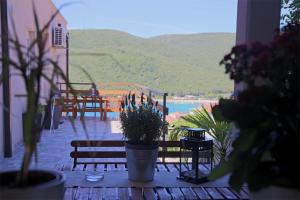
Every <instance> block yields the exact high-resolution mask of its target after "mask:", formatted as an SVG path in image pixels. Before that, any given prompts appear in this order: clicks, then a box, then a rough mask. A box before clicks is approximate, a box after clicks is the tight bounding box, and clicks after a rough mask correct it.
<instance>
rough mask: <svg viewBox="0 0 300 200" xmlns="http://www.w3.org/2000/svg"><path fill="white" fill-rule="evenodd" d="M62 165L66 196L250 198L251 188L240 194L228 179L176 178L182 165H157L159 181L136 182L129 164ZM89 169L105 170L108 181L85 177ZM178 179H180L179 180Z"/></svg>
mask: <svg viewBox="0 0 300 200" xmlns="http://www.w3.org/2000/svg"><path fill="white" fill-rule="evenodd" d="M70 164H71V163H69V165H68V166H67V165H66V166H61V170H62V172H63V173H65V175H66V177H67V178H66V179H67V181H66V191H65V199H66V200H67V199H68V200H69V199H72V200H74V199H137V200H140V199H151V200H152V199H249V191H248V189H247V188H246V187H243V188H242V190H241V191H240V193H237V192H235V191H234V190H233V189H232V188H230V187H229V186H228V185H227V182H226V183H224V180H218V181H215V182H207V183H203V184H200V185H194V184H191V183H186V182H179V180H175V179H176V178H175V177H176V174H178V166H176V165H172V164H166V165H164V164H161V165H157V167H156V175H155V181H154V182H150V183H135V182H130V181H129V180H128V179H127V172H126V168H125V165H122V166H121V165H120V164H101V165H99V166H98V165H88V164H86V165H77V166H76V167H75V168H73V169H72V168H70ZM86 171H103V172H104V180H103V181H100V182H96V183H91V182H87V181H86V180H85V178H84V177H85V173H86ZM176 181H178V182H177V183H176Z"/></svg>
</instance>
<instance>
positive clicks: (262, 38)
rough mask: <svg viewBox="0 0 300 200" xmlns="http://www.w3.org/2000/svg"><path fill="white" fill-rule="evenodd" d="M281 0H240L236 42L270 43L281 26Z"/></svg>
mask: <svg viewBox="0 0 300 200" xmlns="http://www.w3.org/2000/svg"><path fill="white" fill-rule="evenodd" d="M280 1H281V0H238V13H237V30H236V44H251V43H252V42H255V41H259V42H262V43H268V42H270V41H271V40H272V38H273V36H274V31H275V30H276V29H277V28H279V27H280Z"/></svg>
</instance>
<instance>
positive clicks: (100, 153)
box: [70, 151, 126, 158]
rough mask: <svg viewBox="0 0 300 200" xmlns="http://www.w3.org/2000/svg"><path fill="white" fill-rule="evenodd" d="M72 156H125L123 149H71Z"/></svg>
mask: <svg viewBox="0 0 300 200" xmlns="http://www.w3.org/2000/svg"><path fill="white" fill-rule="evenodd" d="M70 155H71V157H72V158H125V157H126V153H125V151H77V152H75V151H72V152H71V154H70Z"/></svg>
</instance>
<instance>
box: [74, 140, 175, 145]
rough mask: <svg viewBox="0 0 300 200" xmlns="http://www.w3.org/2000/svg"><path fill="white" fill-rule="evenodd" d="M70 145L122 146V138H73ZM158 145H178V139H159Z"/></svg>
mask: <svg viewBox="0 0 300 200" xmlns="http://www.w3.org/2000/svg"><path fill="white" fill-rule="evenodd" d="M71 146H72V147H123V146H125V141H123V140H73V141H71ZM159 146H160V147H180V141H161V142H160V143H159Z"/></svg>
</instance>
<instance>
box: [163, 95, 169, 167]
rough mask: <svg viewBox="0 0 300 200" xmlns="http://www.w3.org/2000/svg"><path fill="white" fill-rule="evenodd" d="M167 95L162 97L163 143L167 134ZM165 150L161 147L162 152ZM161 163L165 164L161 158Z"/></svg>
mask: <svg viewBox="0 0 300 200" xmlns="http://www.w3.org/2000/svg"><path fill="white" fill-rule="evenodd" d="M167 95H168V93H164V97H163V141H166V135H167V134H168V127H167V123H166V115H167ZM166 150H167V148H166V147H163V151H166ZM163 162H165V157H163Z"/></svg>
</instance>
